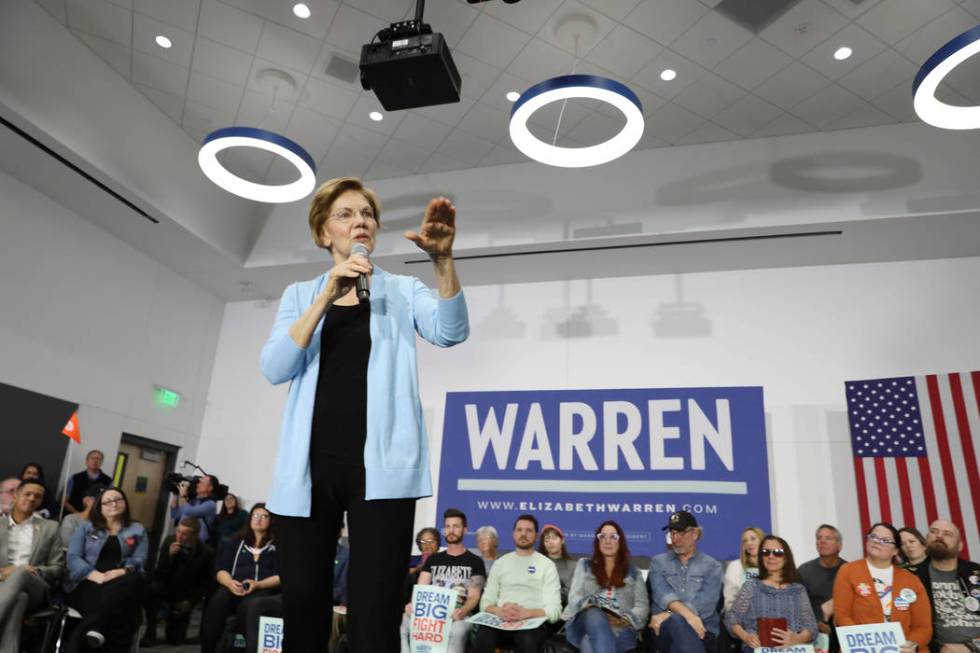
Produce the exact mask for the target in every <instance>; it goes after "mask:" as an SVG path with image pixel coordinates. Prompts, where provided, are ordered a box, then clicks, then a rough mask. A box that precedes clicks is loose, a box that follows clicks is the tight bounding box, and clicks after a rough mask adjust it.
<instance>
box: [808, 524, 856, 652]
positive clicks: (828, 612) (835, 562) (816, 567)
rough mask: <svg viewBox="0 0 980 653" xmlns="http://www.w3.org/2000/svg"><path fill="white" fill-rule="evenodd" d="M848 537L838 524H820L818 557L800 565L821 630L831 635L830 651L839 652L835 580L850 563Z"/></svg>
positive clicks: (817, 534) (811, 605) (817, 543)
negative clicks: (844, 554) (844, 549)
mask: <svg viewBox="0 0 980 653" xmlns="http://www.w3.org/2000/svg"><path fill="white" fill-rule="evenodd" d="M843 545H844V539H843V537H841V533H840V531H839V530H837V528H836V527H834V526H831V525H830V524H821V525H820V526H818V527H817V532H816V547H817V557H816V558H814V559H813V560H810V561H808V562H804V563H803V564H802V565H800V569H799V572H800V578H801V579H802V581H803V587H805V588H806V593H807V595H808V596H809V597H810V607H812V608H813V616H814V617H816V619H817V630H819V631H820V632H821V633H824V634H826V635H829V636H830V650H831V651H839V650H840V645H839V644H838V643H837V631H836V630H834V626H833V618H834V580H835V579H836V578H837V571H838V570H839V569H840V568H841V567H842V566H843V565H844V564H845V563H846V562H847V560H844V559H843V558H841V557H840V552H841V548H842V547H843Z"/></svg>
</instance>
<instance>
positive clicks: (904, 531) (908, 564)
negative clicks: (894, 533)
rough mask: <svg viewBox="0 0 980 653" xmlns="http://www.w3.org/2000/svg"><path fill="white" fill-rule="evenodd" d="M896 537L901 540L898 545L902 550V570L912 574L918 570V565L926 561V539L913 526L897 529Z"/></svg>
mask: <svg viewBox="0 0 980 653" xmlns="http://www.w3.org/2000/svg"><path fill="white" fill-rule="evenodd" d="M898 536H899V537H901V538H902V540H901V542H900V543H899V544H900V546H901V550H902V555H901V558H902V568H903V569H908V570H909V571H911V572H912V573H913V574H914V573H915V572H916V571H917V570H918V569H919V565H921V564H922V563H924V562H925V561H926V558H927V557H928V556H927V555H926V538H924V537H923V536H922V533H920V532H919V529H917V528H915V527H913V526H906V527H905V528H900V529H898Z"/></svg>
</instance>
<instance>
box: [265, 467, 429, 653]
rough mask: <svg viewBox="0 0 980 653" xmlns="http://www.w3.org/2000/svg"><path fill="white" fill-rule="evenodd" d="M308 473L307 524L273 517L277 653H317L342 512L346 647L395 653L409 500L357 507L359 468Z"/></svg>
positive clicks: (408, 542)
mask: <svg viewBox="0 0 980 653" xmlns="http://www.w3.org/2000/svg"><path fill="white" fill-rule="evenodd" d="M319 467H320V469H317V467H316V466H314V470H313V474H314V475H313V506H312V511H311V514H310V517H307V518H303V517H284V516H281V515H276V519H275V526H274V529H275V536H276V548H277V549H278V552H279V577H280V579H281V581H282V602H283V620H284V623H283V629H284V631H283V634H284V640H283V653H323V652H324V651H326V650H327V644H328V642H329V640H330V626H331V622H332V615H333V566H334V555H335V554H336V551H337V534H338V532H339V531H340V526H341V524H342V522H343V516H344V512H345V511H346V512H347V534H348V539H349V541H350V562H349V563H348V567H347V573H348V576H347V639H348V641H349V642H350V648H351V651H353V652H354V653H397V652H398V651H399V650H400V644H399V627H400V625H401V616H402V612H403V611H404V609H405V604H404V602H403V601H402V595H401V594H402V583H403V581H404V580H405V575H406V574H407V573H408V558H409V554H410V553H411V547H412V527H413V525H414V522H415V499H376V500H374V501H366V500H365V499H364V467H363V465H361V464H359V463H343V462H338V461H331V462H329V463H328V464H324V465H320V466H319Z"/></svg>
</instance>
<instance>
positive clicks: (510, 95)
mask: <svg viewBox="0 0 980 653" xmlns="http://www.w3.org/2000/svg"><path fill="white" fill-rule="evenodd" d="M520 97H521V94H520V93H518V92H517V91H507V99H508V100H509V101H510V102H517V100H519V99H520Z"/></svg>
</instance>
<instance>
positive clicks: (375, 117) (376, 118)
mask: <svg viewBox="0 0 980 653" xmlns="http://www.w3.org/2000/svg"><path fill="white" fill-rule="evenodd" d="M368 118H370V119H371V120H373V121H374V122H381V121H382V120H384V115H383V114H382V113H381V112H380V111H372V112H371V113H369V114H368Z"/></svg>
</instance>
